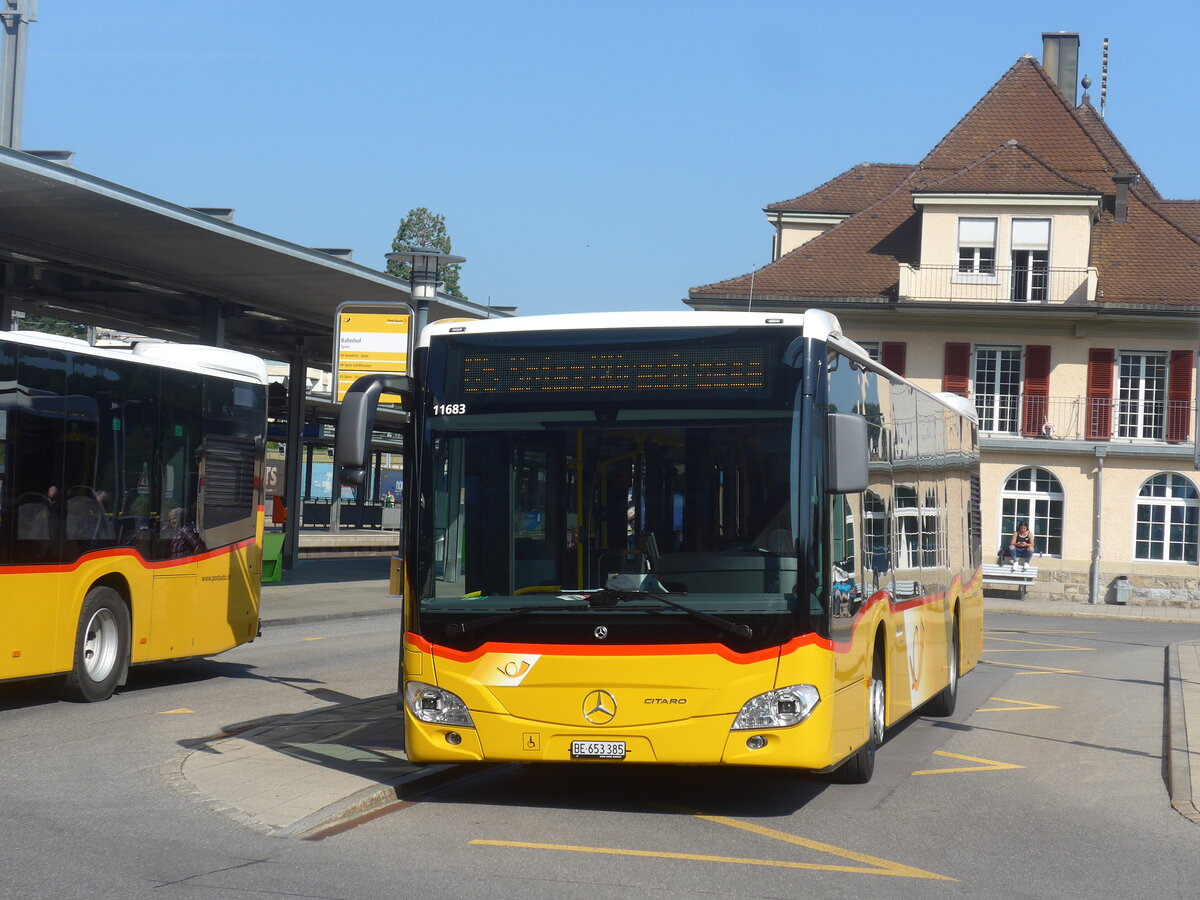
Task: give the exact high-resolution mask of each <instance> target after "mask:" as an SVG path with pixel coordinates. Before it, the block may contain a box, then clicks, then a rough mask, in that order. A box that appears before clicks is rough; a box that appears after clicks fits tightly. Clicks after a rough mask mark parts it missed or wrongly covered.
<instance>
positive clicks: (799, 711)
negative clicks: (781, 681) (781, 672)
mask: <svg viewBox="0 0 1200 900" xmlns="http://www.w3.org/2000/svg"><path fill="white" fill-rule="evenodd" d="M820 702H821V692H820V691H818V690H817V689H816V688H815V687H814V686H813V685H811V684H793V685H791V686H790V687H784V688H777V689H776V690H773V691H767V693H765V694H759V695H758V696H757V697H751V698H750V699H749V700H747V701H746V703H745V705H744V706H742V709H741V712H739V713H738V714H737V718H736V719H734V720H733V726H732V727H731V728H730V729H729V730H730V731H745V730H747V729H757V728H787V727H789V726H791V725H799V724H800V723H801V722H803V721H804V720H805V719H807V718H808V717H809V716H810V715H812V711H813V710H814V709H816V708H817V704H818V703H820Z"/></svg>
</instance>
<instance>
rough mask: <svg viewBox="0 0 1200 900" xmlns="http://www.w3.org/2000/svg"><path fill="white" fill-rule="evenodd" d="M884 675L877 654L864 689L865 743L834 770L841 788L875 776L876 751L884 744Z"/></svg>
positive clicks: (861, 782) (880, 660)
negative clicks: (865, 705) (865, 709)
mask: <svg viewBox="0 0 1200 900" xmlns="http://www.w3.org/2000/svg"><path fill="white" fill-rule="evenodd" d="M883 675H884V669H883V658H882V657H881V656H880V655H879V653H876V654H875V659H874V662H873V663H872V665H871V681H870V684H869V685H868V687H867V742H866V743H865V744H863V745H862V746H861V747H859V748H858V751H857V752H856V753H855V754H854V755H853V756H851V757H850V758H849V759H848V760H846V761H845V762H844V763H842V765H841V767H840V768H839V769H837V770H835V772H834V779H835V780H837V781H839V782H841V783H842V784H866V783H867V782H868V781H870V780H871V776H872V775H874V774H875V751H876V750H877V749H878V748H879V745H880V744H882V743H883V733H884V730H885V728H886V719H885V716H886V711H885V698H884V693H883V685H884V680H883Z"/></svg>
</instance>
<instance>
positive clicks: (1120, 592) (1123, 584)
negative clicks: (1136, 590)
mask: <svg viewBox="0 0 1200 900" xmlns="http://www.w3.org/2000/svg"><path fill="white" fill-rule="evenodd" d="M1113 600H1114V602H1116V603H1117V604H1118V605H1120V606H1124V605H1125V604H1127V603H1128V602H1129V576H1128V575H1118V576H1117V580H1116V581H1114V582H1113Z"/></svg>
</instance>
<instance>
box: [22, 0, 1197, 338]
mask: <svg viewBox="0 0 1200 900" xmlns="http://www.w3.org/2000/svg"><path fill="white" fill-rule="evenodd" d="M39 6H40V8H39V21H38V22H36V23H34V24H33V25H32V26H31V27H30V31H29V34H30V40H29V56H28V63H27V73H26V99H25V118H24V140H23V145H24V147H25V148H28V149H53V150H74V151H76V152H77V154H78V155H77V157H76V165H77V167H78V168H79V169H81V170H83V171H86V172H89V173H91V174H94V175H97V176H99V177H102V178H106V179H109V180H112V181H116V182H118V183H121V184H125V185H128V186H130V187H132V188H135V189H137V190H140V191H143V192H146V193H149V194H152V195H154V196H157V197H161V198H164V199H166V200H170V201H173V202H176V203H182V204H185V205H190V206H230V207H234V208H235V209H236V210H237V214H236V221H237V223H238V224H240V225H243V226H245V227H247V228H253V229H255V230H258V231H262V232H265V233H267V234H271V235H275V236H277V237H280V238H283V239H285V240H288V241H292V242H294V243H297V244H301V245H305V246H316V247H349V248H351V249H353V250H354V254H355V256H354V258H355V261H357V262H359V263H362V264H364V265H368V266H371V267H372V268H382V267H383V263H384V261H383V254H384V253H385V252H387V251H388V250H389V249H390V247H391V240H392V237H393V236H394V235H395V232H396V228H397V226H398V225H399V222H400V220H401V219H402V218H403V216H404V214H405V213H406V212H407V211H408V210H409V209H410V208H412V207H415V206H427V207H429V208H430V209H432V210H434V211H435V212H440V213H442V214H443V215H445V217H446V220H447V225H448V228H449V232H450V235H451V237H452V239H453V242H454V251H455V252H456V253H459V254H462V255H463V256H466V257H467V260H468V261H467V263H466V264H465V266H464V267H463V272H462V278H461V283H462V288H463V290H464V291H465V292H466V293H467V295H468V296H469V297H470V298H471V299H472V300H473V301H477V302H479V303H485V304H486V303H488V302H489V300H490V302H491V303H493V304H495V305H508V306H513V305H515V306H519V307H520V310H521V312H522V313H523V314H526V315H529V314H535V313H550V312H580V311H585V310H604V311H614V310H625V309H680V308H682V306H681V302H680V301H681V300H682V298H684V297H685V296H686V295H687V290H688V288H689V287H691V286H694V285H699V284H705V283H708V282H712V281H717V280H721V279H724V278H729V277H733V276H735V275H740V274H742V273H744V272H747V271H749V270H751V269H752V268H755V267H757V266H759V265H762V264H763V263H765V262H767V261H768V260H769V253H770V239H771V229H770V227H769V226H768V224H767V221H766V218H765V217H764V216H763V214H762V212H761V209H762V207H764V206H765V205H767V204H768V203H773V202H775V201H778V200H785V199H788V198H790V197H794V196H796V195H798V194H801V193H804V192H805V191H807V190H809V189H811V188H813V187H815V186H816V185H818V184H820V183H821V182H823V181H825V180H826V179H828V178H830V177H832V176H834V175H836V174H837V173H839V172H841V171H844V170H845V169H847V168H849V167H850V166H852V165H855V164H857V163H860V162H892V163H914V162H916V161H918V160H919V159H920V158H921V157H922V156H923V155H924V154H925V152H926V151H927V150H928V149H929V148H930V147H932V146H933V144H934V143H935V142H936V141H937V140H938V139H939V138H941V137H942V135H944V134H945V133H946V132H947V131H948V130H949V129H950V128H952V127H953V126H954V124H955V123H956V122H957V121H958V120H959V119H960V118H961V117H962V116H963V115H964V114H965V113H966V112H967V110H969V109H970V107H971V106H972V105H973V104H974V103H975V102H976V101H977V100H978V99H979V98H980V97H981V96H982V95H983V94H984V93H985V92H986V91H987V90H988V88H989V87H991V85H992V84H994V83H995V82H996V81H997V80H998V79H999V78H1000V76H1001V75H1003V74H1004V72H1005V71H1006V70H1007V69H1008V68H1009V67H1010V66H1011V65H1012V64H1013V62H1015V61H1016V60H1017V59H1018V58H1019V57H1020V56H1022V55H1024V54H1026V53H1029V54H1033V55H1034V56H1037V57H1039V58H1040V56H1041V33H1042V32H1043V31H1057V30H1063V31H1075V32H1079V34H1080V38H1081V41H1082V46H1081V49H1080V71H1081V74H1082V73H1088V74H1090V75H1091V76H1092V79H1093V82H1094V84H1093V85H1092V89H1091V93H1092V96H1093V101H1094V103H1095V104H1096V105H1098V104H1099V93H1100V56H1101V41H1102V39H1103V38H1104V37H1108V38H1110V40H1111V49H1110V56H1111V59H1110V66H1109V72H1110V80H1109V93H1108V101H1109V103H1108V115H1107V121H1108V122H1109V124H1110V125H1111V126H1112V128H1113V130H1114V131H1115V132H1116V134H1117V136H1118V137H1119V138H1120V139H1121V141H1122V142H1123V143H1124V144H1125V146H1126V148H1127V149H1128V150H1129V151H1130V152H1131V153H1132V154H1133V157H1134V158H1135V159H1136V160H1137V161H1138V162H1139V163H1140V165H1141V166H1142V168H1143V169H1144V170H1145V171H1146V172H1147V174H1148V175H1149V176H1150V178H1151V179H1152V180H1153V181H1154V183H1155V185H1156V186H1157V187H1158V188H1159V190H1160V191H1161V192H1162V193H1163V194H1164V195H1165V196H1168V197H1172V198H1197V197H1200V163H1198V160H1200V121H1198V120H1200V116H1198V115H1197V112H1196V111H1197V109H1200V103H1198V102H1197V93H1198V92H1200V79H1198V77H1197V74H1196V68H1195V59H1196V52H1195V46H1196V45H1195V35H1196V33H1197V30H1198V28H1200V4H1195V3H1166V4H1161V5H1160V4H1156V3H1154V2H1151V3H1145V4H1141V5H1140V6H1138V7H1136V11H1137V14H1136V15H1133V14H1131V13H1132V10H1133V9H1134V8H1131V7H1130V6H1129V4H1128V3H1109V2H1089V3H1067V2H1060V3H1053V2H1052V3H1046V2H1024V0H1018V2H1009V3H1005V4H1000V5H995V4H993V5H991V6H989V7H987V8H986V10H984V9H983V8H972V7H963V6H961V5H954V4H948V3H922V2H910V3H886V4H872V3H828V2H825V3H808V2H791V3H788V2H774V0H772V2H754V0H744V2H740V3H733V2H728V3H722V2H708V0H693V2H690V3H686V4H685V3H679V2H675V3H657V2H653V0H643V2H639V3H632V2H626V0H611V2H608V3H605V4H586V5H585V4H579V3H563V2H561V0H560V2H523V0H515V2H507V3H496V2H486V3H485V2H459V0H442V2H440V3H437V4H433V3H428V2H422V3H409V2H397V0H391V2H389V0H355V2H340V3H338V2H329V0H288V2H284V0H204V2H198V0H192V2H177V0H167V2H164V0H118V2H115V3H111V2H110V3H98V2H96V0H41V3H40V5H39ZM347 299H352V298H347Z"/></svg>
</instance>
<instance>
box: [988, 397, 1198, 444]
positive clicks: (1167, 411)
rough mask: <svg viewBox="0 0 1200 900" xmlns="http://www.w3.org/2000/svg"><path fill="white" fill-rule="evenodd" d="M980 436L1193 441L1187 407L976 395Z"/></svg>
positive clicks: (1191, 407)
mask: <svg viewBox="0 0 1200 900" xmlns="http://www.w3.org/2000/svg"><path fill="white" fill-rule="evenodd" d="M971 399H972V400H973V401H974V402H975V408H976V409H977V410H978V411H979V430H980V431H981V432H982V433H984V434H991V435H993V436H995V435H1015V436H1021V437H1030V438H1043V439H1054V440H1079V441H1139V442H1141V441H1146V442H1151V443H1186V442H1190V441H1192V440H1193V439H1194V438H1193V436H1192V424H1193V423H1194V422H1195V420H1196V407H1195V406H1194V405H1193V404H1192V403H1188V402H1183V401H1174V400H1169V401H1166V402H1161V401H1160V402H1135V401H1128V400H1109V399H1098V398H1091V397H1040V396H1032V397H1022V396H1018V395H1013V394H975V395H973V396H972V397H971Z"/></svg>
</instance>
